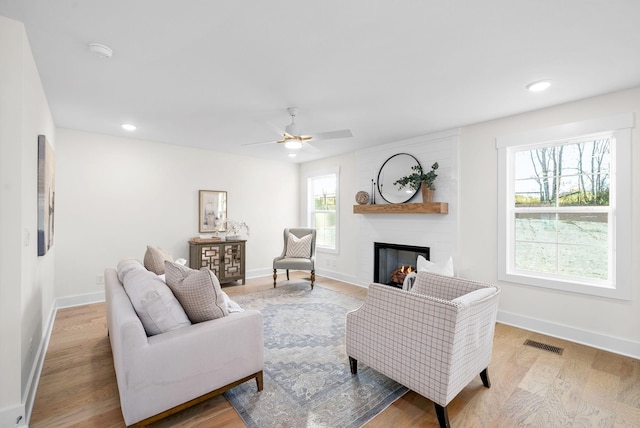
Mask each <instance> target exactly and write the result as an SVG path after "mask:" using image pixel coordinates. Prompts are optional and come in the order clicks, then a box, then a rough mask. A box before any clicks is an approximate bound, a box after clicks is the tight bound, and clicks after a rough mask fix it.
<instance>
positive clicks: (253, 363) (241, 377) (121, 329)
mask: <svg viewBox="0 0 640 428" xmlns="http://www.w3.org/2000/svg"><path fill="white" fill-rule="evenodd" d="M105 295H106V302H107V325H108V329H109V339H110V341H111V349H112V352H113V363H114V366H115V371H116V378H117V381H118V391H119V393H120V405H121V408H122V414H123V416H124V421H125V423H126V424H127V425H133V424H136V425H145V424H147V423H151V422H153V421H155V420H158V419H161V418H163V417H165V416H167V415H169V414H172V413H175V412H177V411H180V410H182V409H184V408H186V407H188V406H190V405H193V404H196V403H198V402H201V401H204V400H205V399H208V398H210V397H212V396H214V395H216V394H220V393H222V392H224V391H226V390H227V389H229V388H231V387H233V386H236V385H239V384H240V383H242V382H245V381H247V380H250V379H254V378H255V379H256V382H257V387H258V391H260V390H262V370H263V349H264V348H263V325H262V314H261V313H260V312H258V311H253V310H247V311H244V312H237V313H231V314H229V315H228V316H225V317H222V318H219V319H215V320H210V321H205V322H200V323H196V324H191V325H188V326H185V327H180V328H176V329H174V330H171V331H167V332H164V333H161V334H157V335H153V336H149V337H148V336H147V334H146V332H145V329H144V327H143V325H142V323H141V321H140V319H139V318H138V315H137V313H136V311H135V309H134V307H133V305H132V303H131V301H130V299H129V297H128V295H127V293H126V292H125V289H124V287H123V284H122V283H121V282H120V280H119V279H118V274H117V272H116V270H115V269H106V270H105Z"/></svg>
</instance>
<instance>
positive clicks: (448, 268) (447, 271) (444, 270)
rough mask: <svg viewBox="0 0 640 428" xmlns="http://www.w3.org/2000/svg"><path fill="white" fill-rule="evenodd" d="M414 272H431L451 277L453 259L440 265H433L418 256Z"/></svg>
mask: <svg viewBox="0 0 640 428" xmlns="http://www.w3.org/2000/svg"><path fill="white" fill-rule="evenodd" d="M416 265H417V266H416V270H417V271H418V272H431V273H437V274H438V275H444V276H453V259H452V258H451V257H449V259H448V260H447V261H445V262H442V263H433V262H431V261H429V260H427V259H425V258H424V257H422V256H418V261H417V262H416Z"/></svg>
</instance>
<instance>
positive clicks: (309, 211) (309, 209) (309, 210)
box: [306, 167, 340, 254]
mask: <svg viewBox="0 0 640 428" xmlns="http://www.w3.org/2000/svg"><path fill="white" fill-rule="evenodd" d="M329 175H335V179H336V207H335V212H334V215H335V220H336V236H335V248H332V247H329V246H324V245H321V244H320V243H319V242H318V238H317V235H316V251H319V252H324V253H329V254H338V253H339V248H340V215H339V214H340V168H339V167H337V168H329V169H324V170H320V171H314V172H311V173H309V174H307V176H306V181H307V206H306V217H307V218H306V223H307V227H312V228H315V225H314V224H313V214H314V213H315V212H318V211H316V209H315V203H314V199H313V196H314V195H313V189H312V180H314V179H317V178H320V177H326V176H329ZM322 212H331V210H322Z"/></svg>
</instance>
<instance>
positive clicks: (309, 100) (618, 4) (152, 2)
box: [0, 0, 640, 162]
mask: <svg viewBox="0 0 640 428" xmlns="http://www.w3.org/2000/svg"><path fill="white" fill-rule="evenodd" d="M0 15H3V16H6V17H9V18H13V19H16V20H18V21H21V22H23V23H24V24H25V27H26V30H27V34H28V37H29V42H30V44H31V49H32V51H33V54H34V56H35V60H36V63H37V66H38V70H39V73H40V78H41V80H42V83H43V86H44V90H45V93H46V96H47V100H48V102H49V105H50V108H51V111H52V114H53V118H54V121H55V124H56V126H58V127H63V128H72V129H79V130H86V131H91V132H98V133H104V134H111V135H120V136H128V137H134V138H139V139H144V140H152V141H160V142H166V143H171V144H179V145H186V146H193V147H200V148H206V149H211V150H216V151H224V152H230V153H236V154H241V155H251V156H260V157H269V158H273V159H281V160H288V159H287V158H286V156H285V154H286V149H285V148H284V147H282V145H281V144H278V145H276V144H268V145H261V146H254V147H246V146H242V145H243V144H247V143H255V142H262V141H269V140H275V139H277V138H278V136H277V134H276V133H275V131H274V128H281V129H283V128H284V126H285V125H287V124H288V123H289V121H290V118H289V116H288V114H287V111H286V109H287V107H289V106H296V107H298V108H299V114H298V120H297V122H298V125H299V128H301V129H302V131H303V132H305V133H313V132H324V131H333V130H340V129H345V128H346V129H351V131H352V132H353V137H352V138H348V139H339V140H328V141H317V142H316V143H315V146H316V147H317V148H318V149H320V152H319V153H304V152H303V153H301V154H300V155H299V156H298V157H297V158H296V159H295V162H305V161H309V160H313V159H319V158H321V157H326V156H332V155H336V154H340V153H345V152H350V151H354V150H358V149H362V148H365V147H370V146H374V145H378V144H382V143H387V142H391V141H398V140H402V139H405V138H410V137H414V136H418V135H423V134H428V133H431V132H435V131H440V130H445V129H450V128H455V127H459V126H464V125H468V124H472V123H477V122H482V121H485V120H488V119H493V118H497V117H503V116H508V115H513V114H516V113H521V112H525V111H530V110H535V109H539V108H543V107H546V106H550V105H555V104H560V103H564V102H567V101H572V100H577V99H581V98H586V97H590V96H594V95H598V94H603V93H607V92H611V91H616V90H620V89H625V88H630V87H633V86H637V85H640V1H637V0H561V1H560V0H482V1H470V0H464V1H463V0H440V1H437V0H404V1H389V0H386V1H380V0H339V1H335V0H316V1H308V0H269V1H260V0H236V1H211V0H190V1H182V2H179V1H175V0H174V1H170V0H134V1H132V0H109V1H98V0H83V1H78V0H55V1H51V0H0ZM92 42H97V43H102V44H105V45H108V46H109V47H111V48H112V49H113V51H114V54H113V57H112V58H110V59H104V58H99V57H97V56H95V55H93V54H91V53H90V52H89V51H88V44H89V43H92ZM545 78H549V79H552V81H553V85H552V86H551V88H550V89H549V90H548V91H546V92H543V93H530V92H528V91H526V90H525V85H526V84H528V83H530V82H532V81H535V80H540V79H545ZM123 122H131V123H134V124H135V125H137V127H138V130H137V131H135V132H134V133H127V132H126V131H123V130H122V129H121V128H120V124H121V123H123Z"/></svg>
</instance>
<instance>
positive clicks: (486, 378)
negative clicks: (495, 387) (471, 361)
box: [480, 367, 491, 388]
mask: <svg viewBox="0 0 640 428" xmlns="http://www.w3.org/2000/svg"><path fill="white" fill-rule="evenodd" d="M488 370H489V368H488V367H487V368H486V369H484V370H482V371H481V372H480V379H482V384H483V385H484V386H486V387H487V388H491V380H489V372H488Z"/></svg>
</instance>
